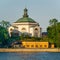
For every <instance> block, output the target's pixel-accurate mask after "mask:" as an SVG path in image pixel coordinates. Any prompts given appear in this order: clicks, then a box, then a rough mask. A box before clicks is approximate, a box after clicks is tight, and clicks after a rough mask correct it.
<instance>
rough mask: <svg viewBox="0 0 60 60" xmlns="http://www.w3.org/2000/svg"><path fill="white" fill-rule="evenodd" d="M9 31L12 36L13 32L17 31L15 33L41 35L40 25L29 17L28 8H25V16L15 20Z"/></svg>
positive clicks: (32, 35)
mask: <svg viewBox="0 0 60 60" xmlns="http://www.w3.org/2000/svg"><path fill="white" fill-rule="evenodd" d="M8 31H9V35H10V36H11V33H12V32H15V35H21V34H22V33H26V34H29V35H30V36H31V37H41V28H40V25H39V23H37V22H36V21H34V20H33V19H32V18H30V17H29V15H28V10H27V8H25V9H24V14H23V17H22V18H20V19H18V20H17V21H16V22H14V23H13V24H12V25H11V26H10V27H9V28H8Z"/></svg>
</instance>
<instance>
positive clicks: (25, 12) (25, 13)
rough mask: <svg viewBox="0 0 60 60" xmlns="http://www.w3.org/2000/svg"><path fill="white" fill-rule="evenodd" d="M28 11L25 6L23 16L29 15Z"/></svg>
mask: <svg viewBox="0 0 60 60" xmlns="http://www.w3.org/2000/svg"><path fill="white" fill-rule="evenodd" d="M27 12H28V10H27V8H25V9H24V15H23V17H28V13H27Z"/></svg>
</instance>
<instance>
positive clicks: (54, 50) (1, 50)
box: [0, 48, 60, 52]
mask: <svg viewBox="0 0 60 60" xmlns="http://www.w3.org/2000/svg"><path fill="white" fill-rule="evenodd" d="M0 52H60V48H48V49H26V48H20V49H16V48H15V49H12V48H0Z"/></svg>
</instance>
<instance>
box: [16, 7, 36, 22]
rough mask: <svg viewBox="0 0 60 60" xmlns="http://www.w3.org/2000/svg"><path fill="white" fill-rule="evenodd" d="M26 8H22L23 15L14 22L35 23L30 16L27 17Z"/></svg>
mask: <svg viewBox="0 0 60 60" xmlns="http://www.w3.org/2000/svg"><path fill="white" fill-rule="evenodd" d="M27 11H28V10H27V9H26V8H25V9H24V15H23V17H22V18H20V19H18V20H17V21H16V22H15V23H21V22H31V23H35V21H34V20H33V19H32V18H29V16H28V14H27Z"/></svg>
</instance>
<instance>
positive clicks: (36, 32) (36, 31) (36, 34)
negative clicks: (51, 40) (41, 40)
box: [34, 28, 39, 37]
mask: <svg viewBox="0 0 60 60" xmlns="http://www.w3.org/2000/svg"><path fill="white" fill-rule="evenodd" d="M38 33H39V32H38V28H35V30H34V36H35V37H38Z"/></svg>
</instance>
